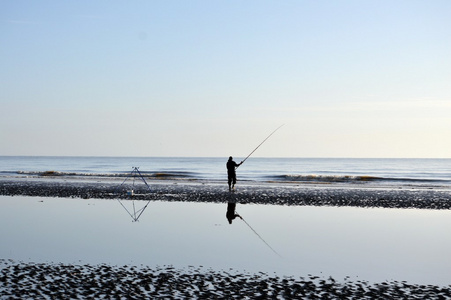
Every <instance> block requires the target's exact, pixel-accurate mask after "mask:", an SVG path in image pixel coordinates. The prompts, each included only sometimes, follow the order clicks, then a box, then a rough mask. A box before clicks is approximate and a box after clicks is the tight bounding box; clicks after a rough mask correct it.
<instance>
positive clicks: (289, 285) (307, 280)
mask: <svg viewBox="0 0 451 300" xmlns="http://www.w3.org/2000/svg"><path fill="white" fill-rule="evenodd" d="M0 266H1V271H0V296H1V298H2V299H24V298H29V299H41V298H43V299H45V298H50V299H76V298H80V297H81V298H84V299H86V298H90V299H91V298H93V299H143V298H147V299H149V298H165V299H167V298H172V299H192V298H195V299H268V298H271V299H278V298H282V299H399V298H403V299H446V298H449V297H451V286H446V287H439V286H434V285H414V284H408V283H406V282H398V281H393V282H382V283H375V284H370V283H368V282H365V281H357V282H350V281H347V280H344V281H341V282H338V281H336V280H335V279H334V278H331V277H329V278H321V277H318V276H313V275H309V276H308V277H300V278H293V277H278V276H271V275H268V274H266V273H259V274H237V273H235V272H234V271H233V270H228V271H212V270H203V269H201V268H194V267H193V268H189V269H182V270H179V269H175V268H173V267H171V266H164V267H161V268H155V269H149V268H146V267H130V266H109V265H64V264H33V263H21V262H14V261H9V260H8V261H7V260H0Z"/></svg>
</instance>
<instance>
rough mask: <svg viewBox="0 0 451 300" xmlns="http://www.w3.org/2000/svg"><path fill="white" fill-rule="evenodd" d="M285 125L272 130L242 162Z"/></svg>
mask: <svg viewBox="0 0 451 300" xmlns="http://www.w3.org/2000/svg"><path fill="white" fill-rule="evenodd" d="M283 125H285V124H282V125H280V126H279V127H277V128H276V130H274V131H273V132H271V134H270V135H268V136H267V137H266V139H264V140H263V142H261V143H260V145H258V146H257V148H255V149H254V150H252V152H251V153H250V154H249V155H248V156H247V157H246V158H245V159H243V160H242V161H241V164H242V163H244V162H245V161H246V159H248V158H249V156H251V155H252V153H254V152H255V150H257V149H258V148H259V147H260V146H261V145H263V143H264V142H266V140H267V139H269V138H270V137H271V135H273V134H274V132H276V131H277V130H279V128H280V127H282V126H283ZM243 221H244V220H243Z"/></svg>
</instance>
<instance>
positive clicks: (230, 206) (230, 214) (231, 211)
mask: <svg viewBox="0 0 451 300" xmlns="http://www.w3.org/2000/svg"><path fill="white" fill-rule="evenodd" d="M235 209H236V203H235V202H229V203H227V213H226V218H227V220H229V224H232V221H233V220H235V218H236V217H239V218H241V216H240V215H239V214H237V213H236V212H235Z"/></svg>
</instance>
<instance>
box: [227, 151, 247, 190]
mask: <svg viewBox="0 0 451 300" xmlns="http://www.w3.org/2000/svg"><path fill="white" fill-rule="evenodd" d="M242 163H243V162H240V163H239V164H237V163H236V162H235V161H233V157H231V156H230V157H229V160H228V161H227V164H226V166H227V176H228V184H229V191H232V189H235V184H236V172H235V169H236V168H238V167H239V166H241V164H242Z"/></svg>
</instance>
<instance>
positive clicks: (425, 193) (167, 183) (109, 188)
mask: <svg viewBox="0 0 451 300" xmlns="http://www.w3.org/2000/svg"><path fill="white" fill-rule="evenodd" d="M121 183H123V180H111V179H110V180H105V179H101V178H90V179H77V178H61V177H46V178H14V179H11V178H1V179H0V195H3V196H36V197H61V198H80V199H90V198H93V199H118V198H119V199H134V200H152V201H187V202H206V203H227V202H237V203H242V204H263V205H296V206H336V207H342V206H344V207H362V208H401V209H408V208H418V209H435V210H449V209H451V192H450V190H448V189H447V188H436V187H430V186H405V185H404V186H368V185H349V184H328V185H325V184H302V183H292V184H287V183H284V184H279V183H277V184H274V183H271V182H244V181H241V182H238V184H237V186H236V187H237V190H236V191H235V192H232V193H230V192H229V191H228V188H227V184H226V183H224V182H210V181H197V180H147V183H148V184H149V187H150V190H149V188H147V187H146V185H145V184H144V183H143V182H142V181H140V182H137V183H136V185H133V186H131V183H130V182H128V183H127V185H124V186H121ZM127 188H128V189H130V188H132V189H133V190H134V192H133V193H134V195H133V196H130V195H128V194H127Z"/></svg>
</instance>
